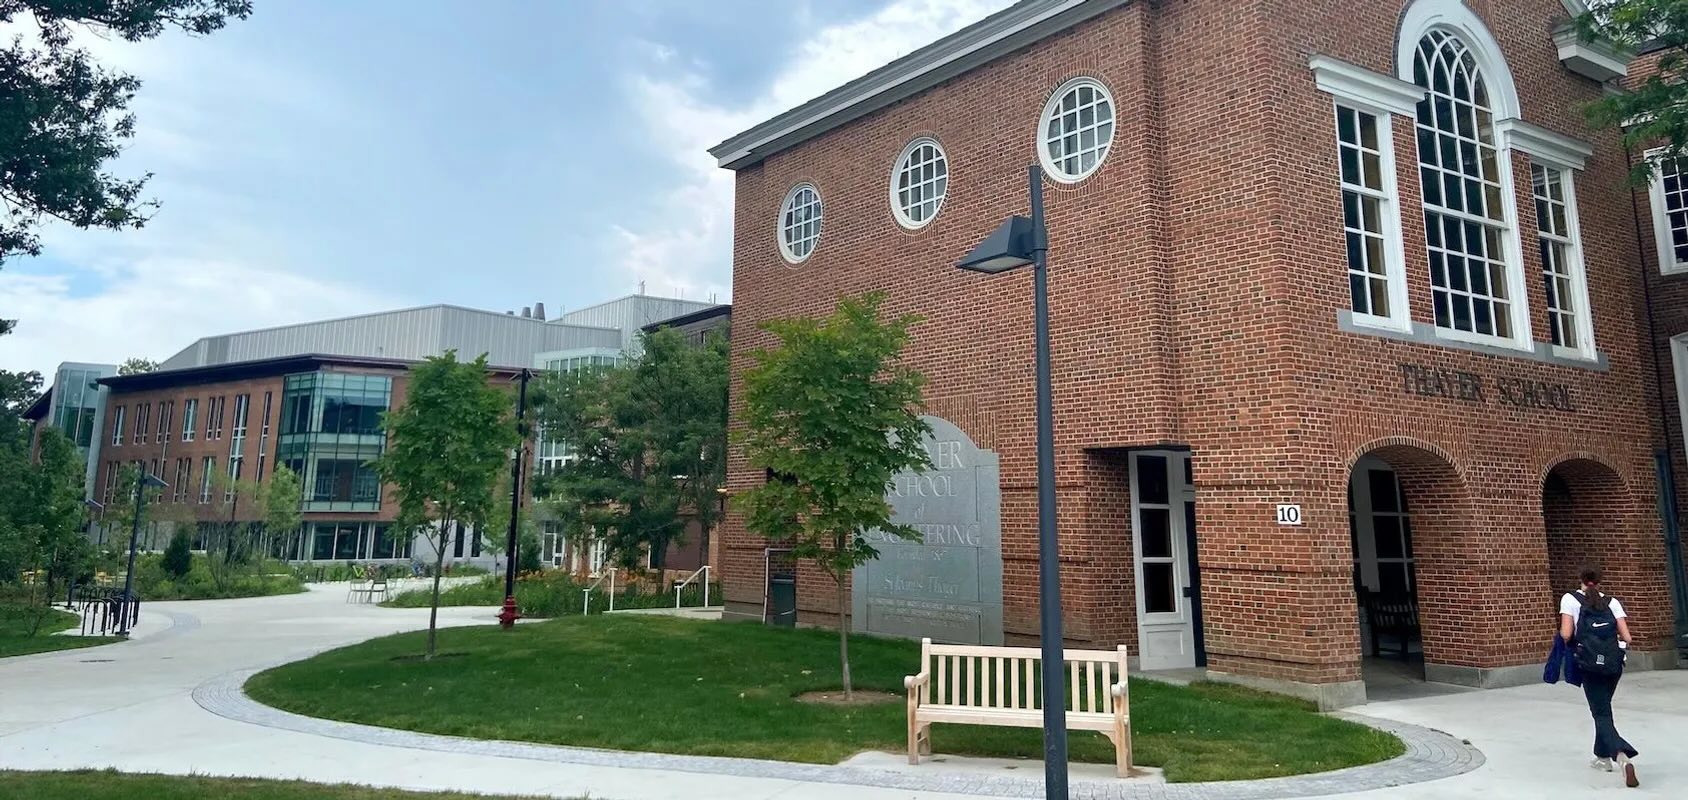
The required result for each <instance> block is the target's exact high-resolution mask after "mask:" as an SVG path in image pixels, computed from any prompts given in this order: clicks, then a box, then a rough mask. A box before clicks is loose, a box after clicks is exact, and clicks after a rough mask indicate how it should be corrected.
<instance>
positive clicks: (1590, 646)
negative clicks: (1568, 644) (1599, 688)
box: [1576, 592, 1624, 675]
mask: <svg viewBox="0 0 1688 800" xmlns="http://www.w3.org/2000/svg"><path fill="white" fill-rule="evenodd" d="M1576 594H1577V596H1578V597H1580V598H1581V599H1582V612H1581V614H1580V615H1578V617H1577V634H1576V635H1577V638H1576V643H1577V666H1578V667H1580V668H1581V669H1582V671H1583V672H1585V673H1592V674H1595V675H1620V674H1622V673H1623V671H1624V651H1623V648H1621V647H1619V646H1618V618H1617V617H1616V616H1613V614H1612V604H1611V602H1610V600H1609V599H1608V601H1607V602H1606V603H1604V604H1602V605H1598V606H1597V605H1596V604H1595V603H1594V601H1593V600H1591V599H1590V598H1589V597H1588V596H1586V595H1584V594H1583V593H1582V592H1577V593H1576Z"/></svg>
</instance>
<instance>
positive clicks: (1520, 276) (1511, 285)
mask: <svg viewBox="0 0 1688 800" xmlns="http://www.w3.org/2000/svg"><path fill="white" fill-rule="evenodd" d="M1437 29H1440V30H1444V31H1447V32H1449V33H1451V34H1453V35H1454V36H1457V37H1459V39H1460V41H1462V42H1463V43H1464V44H1465V46H1466V49H1467V51H1468V52H1470V53H1471V56H1472V58H1474V59H1476V61H1477V69H1478V70H1479V71H1481V72H1482V73H1483V78H1484V79H1485V80H1486V81H1487V82H1488V88H1489V113H1490V124H1491V125H1492V126H1494V131H1495V160H1496V161H1497V162H1498V166H1499V172H1500V176H1499V177H1500V186H1501V193H1500V197H1501V224H1503V225H1505V226H1506V228H1507V234H1506V235H1505V236H1503V237H1502V239H1503V240H1504V244H1503V247H1504V248H1505V252H1506V255H1505V257H1506V262H1507V263H1506V266H1507V268H1508V269H1507V271H1506V272H1507V276H1506V288H1507V299H1508V311H1509V314H1508V316H1510V317H1511V322H1512V335H1511V336H1495V335H1491V334H1483V333H1476V332H1473V331H1462V330H1458V329H1455V328H1444V327H1442V326H1440V325H1431V326H1430V327H1431V329H1432V330H1434V331H1435V335H1436V336H1437V338H1440V339H1447V340H1452V341H1458V342H1470V343H1473V344H1484V345H1489V346H1491V347H1501V348H1506V349H1509V350H1522V351H1527V352H1534V351H1535V335H1534V328H1533V326H1532V325H1531V321H1530V295H1529V292H1528V291H1527V288H1526V287H1528V285H1529V284H1528V283H1527V282H1526V281H1525V278H1524V273H1525V271H1526V270H1529V271H1531V272H1534V270H1531V269H1530V267H1528V266H1526V262H1525V261H1524V238H1523V237H1524V231H1522V230H1520V226H1519V224H1518V189H1517V187H1518V184H1517V183H1516V181H1515V179H1514V177H1513V174H1512V147H1511V146H1510V144H1509V143H1508V142H1507V141H1506V139H1505V138H1503V137H1502V134H1501V124H1500V123H1501V121H1502V120H1506V119H1513V118H1516V117H1518V116H1519V112H1518V90H1517V87H1516V86H1515V84H1514V83H1513V81H1512V70H1511V69H1508V68H1507V65H1506V57H1505V55H1504V54H1503V52H1502V50H1501V47H1500V43H1499V42H1497V41H1495V37H1494V34H1492V33H1490V32H1489V29H1488V26H1486V25H1484V24H1483V21H1482V20H1481V19H1479V18H1478V17H1477V15H1476V14H1475V13H1473V12H1472V11H1471V9H1470V8H1468V7H1467V6H1466V5H1465V3H1464V2H1463V1H1462V0H1414V2H1413V3H1412V5H1410V6H1408V7H1407V10H1406V13H1405V14H1403V15H1402V17H1401V27H1400V31H1399V36H1398V38H1397V39H1396V40H1395V70H1396V77H1397V78H1399V79H1401V80H1403V81H1406V82H1408V83H1411V82H1412V78H1413V62H1414V58H1415V57H1416V55H1417V52H1418V43H1419V40H1420V39H1423V38H1424V36H1425V34H1428V33H1429V32H1431V31H1432V30H1437ZM1414 85H1415V86H1416V85H1417V84H1414ZM1415 120H1416V112H1415ZM1418 167H1419V164H1418V159H1417V157H1416V156H1415V158H1414V161H1413V168H1414V169H1415V170H1416V169H1418ZM1419 200H1420V202H1419V206H1420V208H1433V209H1434V210H1438V211H1440V210H1441V207H1439V206H1437V207H1432V206H1429V205H1428V204H1425V203H1424V202H1423V194H1422V191H1421V192H1420V198H1419ZM1530 235H1532V236H1533V235H1535V232H1534V231H1531V232H1530ZM1426 286H1431V284H1430V283H1429V282H1428V281H1426ZM1431 291H1432V293H1434V291H1435V289H1434V287H1433V286H1431Z"/></svg>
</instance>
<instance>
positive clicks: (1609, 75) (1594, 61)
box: [1553, 23, 1635, 83]
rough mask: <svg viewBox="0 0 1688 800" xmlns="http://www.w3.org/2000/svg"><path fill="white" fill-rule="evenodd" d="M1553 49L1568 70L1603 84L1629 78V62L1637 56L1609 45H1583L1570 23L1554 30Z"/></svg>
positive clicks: (1604, 43) (1600, 43)
mask: <svg viewBox="0 0 1688 800" xmlns="http://www.w3.org/2000/svg"><path fill="white" fill-rule="evenodd" d="M1553 46H1554V47H1556V48H1558V50H1559V63H1561V64H1564V65H1565V68H1566V69H1569V70H1570V71H1572V72H1575V73H1577V74H1578V75H1582V76H1583V77H1586V78H1591V79H1593V80H1596V81H1600V82H1602V83H1604V82H1605V81H1609V80H1611V79H1613V78H1622V77H1625V76H1627V75H1629V62H1630V61H1631V60H1632V59H1634V58H1635V53H1633V52H1630V51H1629V50H1626V49H1624V48H1622V47H1619V46H1617V45H1615V44H1613V43H1611V42H1608V41H1603V40H1598V39H1597V40H1595V41H1592V42H1586V41H1583V38H1582V35H1581V34H1579V33H1578V32H1577V26H1576V25H1575V24H1570V23H1567V24H1565V25H1561V26H1559V27H1558V28H1555V29H1554V31H1553Z"/></svg>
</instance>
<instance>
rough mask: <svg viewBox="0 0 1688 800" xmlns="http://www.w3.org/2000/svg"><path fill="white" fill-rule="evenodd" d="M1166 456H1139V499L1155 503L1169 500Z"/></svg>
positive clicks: (1159, 503) (1164, 502) (1142, 501)
mask: <svg viewBox="0 0 1688 800" xmlns="http://www.w3.org/2000/svg"><path fill="white" fill-rule="evenodd" d="M1167 496H1168V495H1167V486H1166V456H1138V457H1137V501H1138V502H1139V503H1149V504H1153V505H1165V504H1166V502H1167Z"/></svg>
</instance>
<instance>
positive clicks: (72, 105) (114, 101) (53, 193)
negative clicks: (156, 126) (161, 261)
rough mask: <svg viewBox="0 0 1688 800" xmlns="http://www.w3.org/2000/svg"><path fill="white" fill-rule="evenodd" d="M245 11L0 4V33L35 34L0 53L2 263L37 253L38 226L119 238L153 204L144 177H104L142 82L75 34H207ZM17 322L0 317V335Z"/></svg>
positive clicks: (212, 4) (208, 4) (219, 4)
mask: <svg viewBox="0 0 1688 800" xmlns="http://www.w3.org/2000/svg"><path fill="white" fill-rule="evenodd" d="M251 13H252V3H251V0H76V1H75V2H72V1H71V0H0V29H10V30H12V31H18V32H23V31H28V32H30V33H32V34H34V35H33V37H32V39H31V40H30V41H28V42H26V40H25V39H24V37H23V36H21V35H14V36H12V38H11V44H10V46H7V47H4V48H0V265H4V264H5V263H6V259H8V258H12V257H15V256H18V255H25V254H27V255H40V253H41V241H40V238H39V237H38V236H37V234H36V228H37V227H38V226H39V225H40V224H41V221H42V219H44V218H49V217H50V218H53V219H57V220H59V221H61V222H64V223H67V224H70V225H72V226H75V227H77V228H81V229H84V230H86V229H88V228H106V229H110V230H122V229H125V228H139V227H141V226H142V225H144V224H145V223H146V221H147V215H148V214H149V213H151V211H152V209H153V208H155V207H156V206H157V203H155V202H152V201H148V200H142V199H141V189H142V187H143V186H144V185H145V184H146V181H147V179H148V178H150V177H152V176H151V175H150V174H148V175H144V176H142V177H140V178H135V179H123V178H118V177H115V176H113V175H111V174H110V173H109V172H107V171H106V165H107V163H108V162H110V161H111V160H112V159H114V158H116V157H117V155H118V154H119V153H121V152H122V150H123V143H124V141H125V140H127V139H129V138H130V137H132V136H133V135H134V133H135V118H134V115H132V114H130V113H129V110H128V109H129V101H130V100H133V99H134V97H135V93H136V92H137V91H138V90H139V89H140V86H141V82H140V81H138V80H136V79H135V78H134V76H132V75H126V74H124V73H121V72H114V71H111V70H107V69H105V68H103V67H101V66H100V65H99V64H98V63H96V62H95V61H94V60H93V58H92V57H90V56H89V54H88V51H86V50H84V49H82V48H79V47H76V46H74V44H73V43H72V39H73V34H74V31H75V30H77V29H83V30H88V31H92V32H93V33H94V34H96V35H99V36H103V37H105V38H120V39H124V40H126V41H131V42H138V41H142V40H145V39H151V38H153V37H156V36H158V35H159V34H161V33H163V32H164V31H165V29H166V28H177V29H179V30H182V31H185V32H187V33H190V34H198V35H203V34H208V33H211V32H212V31H215V30H217V29H219V28H222V27H223V25H224V24H225V23H227V21H228V20H230V19H245V18H246V17H247V16H248V15H250V14H251ZM31 23H33V24H32V25H31ZM15 322H16V321H15V320H6V319H0V335H5V334H6V333H7V332H9V331H11V329H12V326H13V324H14V323H15Z"/></svg>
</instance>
